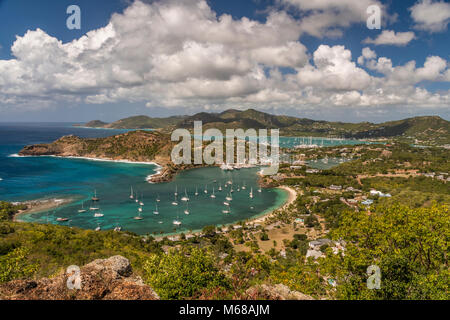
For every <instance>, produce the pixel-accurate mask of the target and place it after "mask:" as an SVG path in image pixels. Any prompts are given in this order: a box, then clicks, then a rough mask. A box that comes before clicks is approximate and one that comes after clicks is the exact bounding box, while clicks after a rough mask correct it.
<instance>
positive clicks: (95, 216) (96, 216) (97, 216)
mask: <svg viewBox="0 0 450 320" xmlns="http://www.w3.org/2000/svg"><path fill="white" fill-rule="evenodd" d="M103 216H104V214H103V213H101V212H96V213H94V218H101V217H103Z"/></svg>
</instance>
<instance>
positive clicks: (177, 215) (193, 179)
mask: <svg viewBox="0 0 450 320" xmlns="http://www.w3.org/2000/svg"><path fill="white" fill-rule="evenodd" d="M125 131H126V130H111V129H106V130H102V129H87V128H76V127H71V126H70V124H0V164H1V165H0V178H1V179H2V180H0V200H6V201H25V200H33V199H41V198H71V199H74V202H72V203H70V204H68V205H65V206H62V207H60V208H57V209H56V210H51V211H50V212H40V213H34V214H28V215H22V216H21V217H20V219H21V220H23V221H29V222H39V223H55V224H61V225H69V224H70V225H71V226H78V227H81V228H88V229H95V228H97V227H98V226H100V227H101V229H102V230H106V229H113V228H115V227H116V226H120V227H122V229H123V230H128V231H132V232H135V233H138V234H147V233H149V234H152V233H161V232H162V233H172V232H174V231H177V232H181V231H189V230H197V229H201V228H203V227H204V226H205V225H212V224H215V225H223V224H229V223H234V222H237V221H240V220H245V219H248V218H251V217H254V216H257V215H259V214H261V213H263V212H266V211H268V210H271V209H273V208H276V207H278V206H280V205H282V204H283V203H284V201H285V200H286V192H285V191H283V190H278V189H263V190H262V192H261V193H259V192H257V190H258V186H257V175H256V172H257V171H258V169H257V168H252V169H241V170H235V171H231V172H224V171H222V170H220V169H219V168H201V169H195V170H189V171H186V172H182V173H180V174H179V175H178V176H177V177H176V179H175V180H174V181H173V182H169V183H162V184H149V183H148V182H147V181H146V177H147V176H148V175H151V174H154V173H155V172H156V169H157V168H156V166H154V165H148V164H130V163H117V162H105V161H92V160H85V159H62V158H55V157H16V156H12V155H14V154H16V153H17V152H19V151H20V149H21V148H22V147H23V146H24V145H27V144H35V143H46V142H51V141H54V140H55V139H58V138H60V137H61V136H63V135H68V134H75V135H78V136H81V137H104V136H108V135H114V134H118V133H122V132H125ZM214 180H216V182H214ZM228 180H232V181H233V185H234V189H235V192H234V193H233V195H232V196H233V200H232V201H231V213H229V214H224V213H223V212H222V210H224V209H225V205H224V204H223V202H224V200H225V196H226V195H225V191H222V192H219V191H218V190H217V189H218V187H219V185H220V184H222V187H223V186H224V183H225V182H226V181H228ZM244 183H245V184H246V190H245V191H244V190H241V191H240V192H237V187H238V185H240V186H242V185H243V184H244ZM131 186H132V187H133V189H134V190H135V191H136V192H137V194H138V196H139V198H141V194H142V195H143V202H144V206H143V212H142V214H141V217H142V218H143V220H135V219H133V218H134V217H136V216H138V214H139V213H138V208H139V205H138V204H137V203H136V202H134V201H132V200H131V199H130V198H129V196H130V187H131ZM196 187H198V192H199V195H198V196H197V197H196V196H195V195H194V193H195V188H196ZM205 187H206V188H207V190H208V194H205V193H204V189H205ZM213 187H214V188H215V189H216V198H215V199H212V198H210V195H211V193H212V189H213ZM252 187H253V193H254V198H253V199H250V197H249V192H250V189H251V188H252ZM176 188H177V189H178V193H179V197H178V202H179V205H178V206H173V205H172V204H171V203H172V202H173V201H174V192H175V189H176ZM185 189H186V191H187V193H188V196H189V198H190V201H189V205H188V206H189V207H187V205H186V204H185V203H184V202H182V201H180V197H181V196H183V195H184V190H185ZM94 190H96V191H97V195H98V197H99V198H100V201H99V202H98V203H95V204H94V205H95V207H99V208H100V210H101V212H102V213H103V214H104V216H103V217H99V218H95V217H94V212H93V211H90V210H89V207H90V206H91V205H93V204H92V203H91V201H90V199H91V197H92V195H93V193H94ZM158 197H159V199H160V202H159V204H158V205H159V208H158V211H159V213H160V214H159V215H155V214H153V212H154V211H155V205H156V199H157V198H158ZM83 202H84V207H85V209H88V211H87V212H85V213H79V212H78V210H79V209H80V208H81V205H82V203H83ZM186 209H188V210H189V212H190V214H189V215H186V214H185V213H184V211H185V210H186ZM57 218H67V219H69V220H70V222H69V221H68V222H58V221H56V220H57ZM175 219H178V220H180V221H181V223H182V224H181V226H179V227H178V228H177V229H176V230H174V227H175V226H174V224H173V220H175Z"/></svg>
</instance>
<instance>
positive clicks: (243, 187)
mask: <svg viewBox="0 0 450 320" xmlns="http://www.w3.org/2000/svg"><path fill="white" fill-rule="evenodd" d="M246 188H247V187H246V186H245V182H244V185H243V186H242V190H245V189H246Z"/></svg>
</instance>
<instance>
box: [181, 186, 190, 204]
mask: <svg viewBox="0 0 450 320" xmlns="http://www.w3.org/2000/svg"><path fill="white" fill-rule="evenodd" d="M181 201H185V202H187V201H189V197H188V195H187V191H186V188H185V189H184V197H183V198H181Z"/></svg>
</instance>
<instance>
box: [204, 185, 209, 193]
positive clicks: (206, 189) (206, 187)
mask: <svg viewBox="0 0 450 320" xmlns="http://www.w3.org/2000/svg"><path fill="white" fill-rule="evenodd" d="M204 192H205V193H208V186H207V185H205V191H204Z"/></svg>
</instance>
